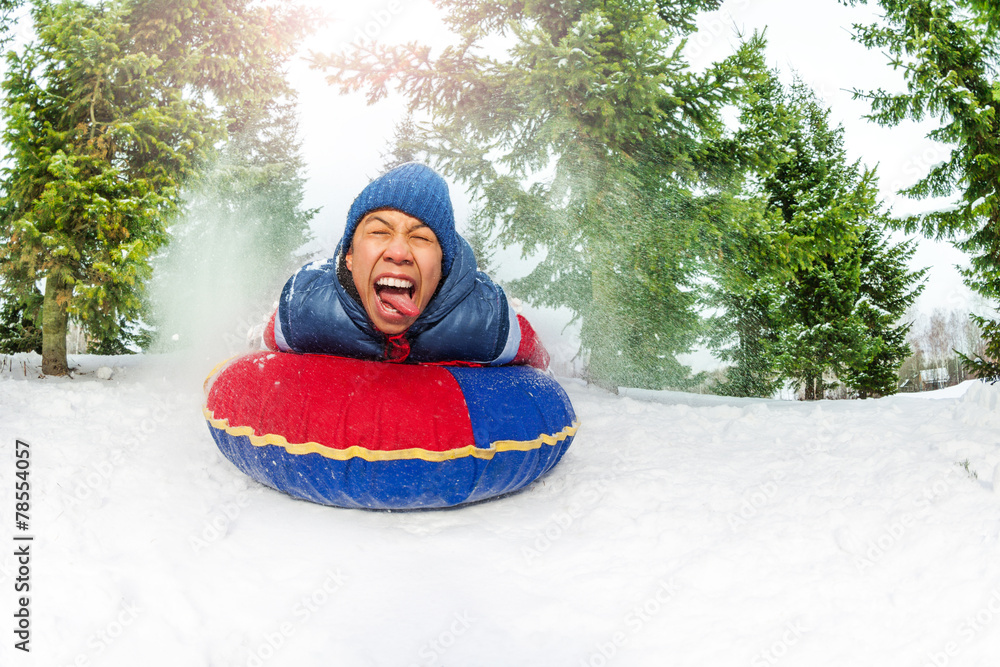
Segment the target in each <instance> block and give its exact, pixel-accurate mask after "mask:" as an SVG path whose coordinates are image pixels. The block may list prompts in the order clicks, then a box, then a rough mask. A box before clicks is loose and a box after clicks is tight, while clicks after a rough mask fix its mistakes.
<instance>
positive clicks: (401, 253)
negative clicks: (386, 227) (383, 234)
mask: <svg viewBox="0 0 1000 667" xmlns="http://www.w3.org/2000/svg"><path fill="white" fill-rule="evenodd" d="M383 256H384V257H385V258H386V259H387V260H389V261H391V262H393V263H395V264H408V263H409V262H411V261H412V260H413V257H412V255H411V254H410V244H409V243H407V242H406V239H405V238H404V237H403V236H401V235H398V234H397V235H394V236H393V237H392V240H391V241H389V246H388V247H387V248H386V249H385V253H384V255H383Z"/></svg>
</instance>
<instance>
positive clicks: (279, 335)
mask: <svg viewBox="0 0 1000 667" xmlns="http://www.w3.org/2000/svg"><path fill="white" fill-rule="evenodd" d="M458 239H459V243H458V252H457V253H456V255H455V260H454V262H453V264H452V267H451V271H450V272H449V273H448V275H447V276H445V277H444V279H443V280H442V282H441V284H440V285H439V286H438V291H437V293H436V294H435V295H434V298H432V299H431V301H430V303H429V304H427V308H425V309H424V311H423V312H422V313H420V316H419V317H418V318H417V320H416V321H415V322H414V323H413V325H412V326H411V327H410V328H409V329H407V330H406V332H405V333H404V334H403V335H404V336H405V342H406V343H408V348H409V354H408V356H406V355H404V358H405V359H406V360H407V361H412V362H421V363H427V362H438V361H466V362H473V363H480V364H491V365H500V364H507V363H510V362H511V361H512V360H514V357H515V356H516V355H517V352H518V347H519V346H520V344H521V330H520V327H519V326H518V321H517V319H516V315H515V313H514V312H513V310H512V309H510V308H509V307H508V304H507V296H506V295H505V294H504V291H503V289H501V288H500V286H499V285H497V284H496V283H494V282H493V281H492V280H490V278H489V276H487V275H486V274H485V273H483V272H481V271H478V270H477V268H476V257H475V255H474V253H473V252H472V248H471V247H470V246H469V244H468V242H467V241H466V240H465V239H463V238H461V237H458ZM341 250H342V248H341V247H340V246H338V248H337V254H336V256H335V257H334V258H332V259H327V260H324V261H318V262H313V263H311V264H307V265H306V266H304V267H302V268H301V269H299V271H298V272H297V273H296V274H295V275H293V276H292V277H291V278H289V279H288V282H286V283H285V287H284V289H282V291H281V298H280V300H279V302H278V312H277V316H276V317H275V318H274V341H275V343H276V345H277V348H278V349H279V350H281V351H284V352H298V353H316V354H333V355H337V356H343V357H355V358H359V359H376V360H387V359H388V360H393V361H397V360H401V359H400V358H399V357H398V356H394V350H393V347H394V346H397V345H398V339H399V337H398V336H392V337H389V336H387V335H386V334H384V333H382V332H381V331H379V330H377V329H376V328H375V327H374V326H372V323H371V322H370V321H369V319H368V315H367V313H365V309H364V307H363V306H362V305H361V303H359V302H358V301H357V300H356V299H354V297H352V296H351V295H350V294H348V292H347V290H346V289H345V288H344V286H343V285H342V284H341V282H340V280H339V279H338V277H337V265H338V262H340V261H341V259H340V258H341Z"/></svg>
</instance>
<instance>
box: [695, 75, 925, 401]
mask: <svg viewBox="0 0 1000 667" xmlns="http://www.w3.org/2000/svg"><path fill="white" fill-rule="evenodd" d="M755 91H756V93H757V94H756V96H755V97H754V98H753V99H752V100H751V102H750V103H749V104H748V105H746V107H745V109H744V112H743V114H742V115H741V122H742V128H741V130H740V132H739V133H738V135H737V136H738V139H739V141H740V142H741V143H742V144H744V145H745V146H746V147H747V149H746V150H747V155H748V156H749V157H750V158H752V159H753V173H754V177H753V178H752V179H751V180H750V182H749V187H750V191H749V194H750V195H752V196H756V197H759V198H762V200H763V202H764V206H765V208H764V211H763V213H762V214H761V216H760V218H759V222H758V224H757V226H756V229H757V232H758V234H757V235H756V236H754V237H749V238H748V239H747V242H745V243H744V244H742V247H741V248H737V249H734V250H737V251H735V252H733V253H730V255H731V258H730V259H727V260H726V261H723V262H720V267H722V268H723V269H724V271H722V272H721V273H720V274H719V277H718V281H717V283H718V287H717V288H716V290H715V298H714V301H713V302H712V304H713V305H715V306H716V307H721V308H723V309H724V312H723V314H721V315H719V316H717V317H716V318H715V320H714V322H713V323H714V325H715V337H714V340H715V342H716V343H718V342H719V341H726V340H729V341H730V342H732V341H733V339H735V341H736V343H735V344H731V346H730V347H728V348H722V349H721V350H720V356H721V357H722V358H724V359H726V360H729V361H732V362H734V366H733V367H731V368H730V369H729V371H728V375H729V382H728V383H727V384H725V385H722V386H721V387H719V389H720V390H721V391H724V392H726V393H734V394H738V395H768V392H770V391H773V389H774V388H775V385H776V383H777V380H778V379H779V378H785V379H788V380H791V381H793V382H794V383H795V384H796V385H798V386H799V387H802V388H803V389H804V393H805V397H806V399H807V400H812V399H816V398H822V397H823V395H824V392H825V389H826V388H827V382H826V380H824V378H825V377H832V376H837V377H838V378H839V379H840V380H842V381H844V382H845V383H846V384H848V386H851V387H852V388H854V389H855V390H857V391H858V392H859V394H861V395H870V394H879V395H883V394H888V393H893V392H894V391H895V385H896V382H895V369H896V368H898V366H899V365H900V364H901V363H902V361H903V359H904V358H905V357H906V353H907V350H906V345H905V338H906V331H907V330H908V326H907V325H899V324H897V321H898V320H899V319H900V318H901V317H902V315H903V313H904V311H905V310H906V308H907V306H909V304H910V303H912V301H913V300H914V299H915V298H916V296H917V294H918V293H919V288H918V287H915V286H914V285H915V283H917V282H918V281H919V280H920V278H921V277H922V275H923V273H922V272H911V271H909V270H908V269H907V266H906V261H907V259H908V258H909V257H910V256H911V255H912V252H913V250H912V244H906V243H904V244H892V243H890V242H889V241H888V240H887V238H886V236H885V234H886V232H885V230H884V227H885V219H886V218H885V216H884V214H883V213H882V212H881V205H880V204H879V202H878V194H877V181H876V176H875V173H874V171H872V170H862V169H861V167H860V164H859V163H857V162H855V163H849V162H848V160H847V157H846V153H845V151H844V147H843V128H842V127H839V126H838V127H835V128H832V127H830V123H829V110H828V109H824V108H823V107H822V106H821V105H820V103H819V101H818V100H817V99H816V98H815V95H814V94H813V93H812V91H811V90H809V89H808V87H806V86H805V85H804V84H802V83H801V82H800V81H796V82H795V83H793V85H792V87H791V89H790V90H789V91H785V89H784V88H783V87H782V86H781V85H780V83H778V82H777V75H776V74H775V73H772V74H771V75H770V77H768V78H767V79H766V80H764V81H761V82H759V83H758V85H757V86H755ZM743 228H744V229H752V228H754V227H752V226H750V225H744V226H743ZM727 336H728V339H727Z"/></svg>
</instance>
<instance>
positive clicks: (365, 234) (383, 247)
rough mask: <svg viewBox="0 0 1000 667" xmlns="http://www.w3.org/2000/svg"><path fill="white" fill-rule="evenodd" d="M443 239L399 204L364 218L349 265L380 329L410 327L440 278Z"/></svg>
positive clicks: (346, 258) (347, 260) (347, 257)
mask: <svg viewBox="0 0 1000 667" xmlns="http://www.w3.org/2000/svg"><path fill="white" fill-rule="evenodd" d="M441 257H442V252H441V244H440V243H438V240H437V236H436V235H435V234H434V232H433V230H431V228H430V227H428V226H427V225H425V224H424V223H422V222H421V221H420V220H418V219H417V218H414V217H413V216H410V215H407V214H406V213H403V212H402V211H397V210H395V209H383V210H380V211H372V212H371V213H368V214H367V215H365V217H363V218H361V222H359V223H358V227H357V229H355V230H354V239H353V242H352V243H351V247H350V249H349V250H348V251H347V254H346V255H345V256H344V261H345V263H346V265H347V270H348V271H350V272H351V276H353V278H354V286H355V287H356V288H357V290H358V294H359V295H360V296H361V304H362V305H363V306H364V307H365V312H367V313H368V318H369V319H370V320H371V321H372V324H374V325H375V328H376V329H378V330H379V331H381V332H383V333H386V334H390V335H393V334H398V333H402V332H404V331H406V330H407V329H409V328H410V325H412V324H413V323H414V321H416V319H417V316H419V315H420V313H422V312H423V310H424V308H426V307H427V304H428V303H429V302H430V300H431V297H433V296H434V291H435V290H436V289H437V286H438V283H440V282H441Z"/></svg>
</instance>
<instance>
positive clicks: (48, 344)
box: [42, 275, 69, 375]
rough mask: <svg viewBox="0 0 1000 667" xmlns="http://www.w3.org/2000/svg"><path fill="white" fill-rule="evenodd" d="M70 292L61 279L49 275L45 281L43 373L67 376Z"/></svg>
mask: <svg viewBox="0 0 1000 667" xmlns="http://www.w3.org/2000/svg"><path fill="white" fill-rule="evenodd" d="M68 297H69V290H68V289H67V286H66V283H65V282H64V281H63V280H62V279H61V278H56V277H54V276H52V275H49V276H48V277H47V278H46V279H45V299H44V301H43V302H42V373H44V374H45V375H67V374H68V373H69V365H68V364H67V363H66V325H67V323H68V320H69V317H68V315H67V314H66V302H67V300H68Z"/></svg>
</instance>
